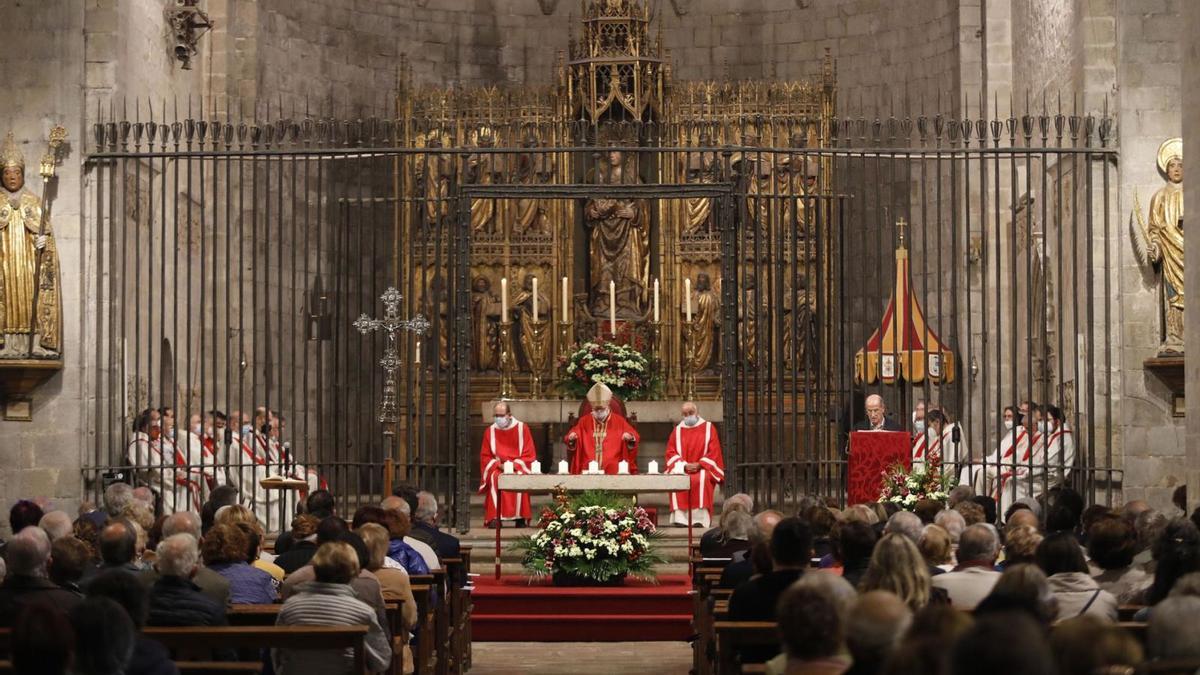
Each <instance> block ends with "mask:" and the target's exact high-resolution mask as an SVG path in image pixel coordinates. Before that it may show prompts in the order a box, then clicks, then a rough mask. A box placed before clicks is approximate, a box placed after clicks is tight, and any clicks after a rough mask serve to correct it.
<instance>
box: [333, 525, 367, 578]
mask: <svg viewBox="0 0 1200 675" xmlns="http://www.w3.org/2000/svg"><path fill="white" fill-rule="evenodd" d="M338 541H340V542H344V543H346V544H349V545H350V548H352V549H354V554H355V555H357V556H358V569H359V570H368V571H370V570H369V566H370V564H371V549H369V548H367V543H366V542H365V541H363V538H362V537H360V536H358V534H357V533H355V532H352V531H350V530H347V531H346V532H343V533H342V536H340V537H338Z"/></svg>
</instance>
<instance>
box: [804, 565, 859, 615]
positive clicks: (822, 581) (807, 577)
mask: <svg viewBox="0 0 1200 675" xmlns="http://www.w3.org/2000/svg"><path fill="white" fill-rule="evenodd" d="M792 587H793V588H794V587H803V588H808V589H812V590H815V591H817V592H819V593H824V594H825V596H826V597H828V598H829V601H830V602H832V603H833V606H834V609H836V610H837V613H838V616H840V617H841V618H842V625H843V626H844V625H845V624H846V621H847V619H849V617H850V610H851V609H852V608H853V607H854V603H856V602H858V590H857V589H856V588H854V586H851V585H850V582H849V581H846V580H845V579H843V578H842V577H840V576H838V575H836V574H803V575H801V576H800V578H799V579H797V580H796V581H795V582H793V583H792Z"/></svg>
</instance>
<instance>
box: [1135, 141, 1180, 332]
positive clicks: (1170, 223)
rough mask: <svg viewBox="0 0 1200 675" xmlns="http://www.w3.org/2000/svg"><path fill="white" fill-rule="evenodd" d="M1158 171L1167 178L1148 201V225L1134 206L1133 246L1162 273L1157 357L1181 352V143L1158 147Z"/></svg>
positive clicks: (1166, 143) (1139, 210)
mask: <svg viewBox="0 0 1200 675" xmlns="http://www.w3.org/2000/svg"><path fill="white" fill-rule="evenodd" d="M1158 169H1159V171H1161V172H1162V174H1163V176H1164V177H1165V178H1166V179H1167V184H1166V185H1164V186H1163V187H1161V188H1159V190H1158V192H1155V193H1154V196H1153V197H1151V198H1150V213H1149V221H1150V223H1149V226H1148V227H1147V225H1146V223H1145V222H1144V221H1143V220H1142V213H1141V207H1140V206H1137V219H1138V223H1139V228H1138V229H1137V230H1135V231H1134V244H1135V245H1136V248H1137V249H1138V253H1139V257H1140V258H1142V259H1143V261H1144V262H1147V263H1149V264H1152V265H1154V266H1156V267H1157V268H1159V269H1160V270H1161V272H1162V292H1161V297H1162V316H1163V324H1164V327H1165V331H1164V332H1165V334H1166V336H1165V338H1164V340H1163V344H1162V346H1161V347H1160V348H1159V354H1160V355H1162V354H1182V353H1183V310H1184V291H1183V289H1184V287H1183V141H1182V139H1179V138H1172V139H1168V140H1167V141H1164V142H1163V144H1162V145H1161V146H1159V148H1158Z"/></svg>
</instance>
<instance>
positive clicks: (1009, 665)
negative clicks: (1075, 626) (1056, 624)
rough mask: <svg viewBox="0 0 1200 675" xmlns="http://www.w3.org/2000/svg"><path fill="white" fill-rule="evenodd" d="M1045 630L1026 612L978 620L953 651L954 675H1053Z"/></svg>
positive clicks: (980, 617)
mask: <svg viewBox="0 0 1200 675" xmlns="http://www.w3.org/2000/svg"><path fill="white" fill-rule="evenodd" d="M1044 634H1045V628H1044V627H1042V626H1041V625H1039V624H1038V623H1037V622H1036V621H1034V620H1033V619H1031V618H1029V616H1028V615H1027V614H1025V613H1023V612H995V613H991V614H985V615H983V616H978V615H977V616H976V618H975V625H973V626H972V627H971V628H970V629H969V630H968V631H967V632H966V633H965V634H964V635H963V636H962V637H961V638H959V639H958V641H956V642H955V643H954V645H953V647H952V648H951V650H950V672H951V674H952V675H1016V674H1017V673H1020V675H1054V673H1055V664H1054V657H1053V656H1051V654H1050V648H1049V646H1048V645H1047V644H1046V639H1045V637H1043V636H1044Z"/></svg>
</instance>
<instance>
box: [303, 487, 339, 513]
mask: <svg viewBox="0 0 1200 675" xmlns="http://www.w3.org/2000/svg"><path fill="white" fill-rule="evenodd" d="M333 509H334V503H333V493H332V492H330V491H329V490H313V491H312V492H310V493H309V494H308V499H306V500H304V512H305V513H307V514H309V515H311V516H314V517H315V518H317V519H318V520H319V519H321V518H328V517H329V516H332V515H333Z"/></svg>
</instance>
